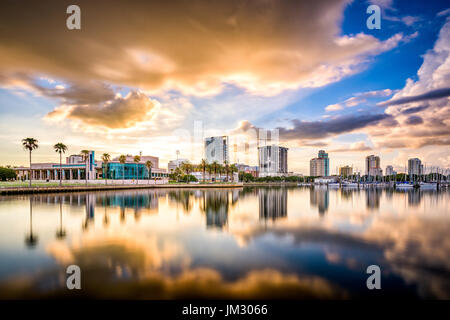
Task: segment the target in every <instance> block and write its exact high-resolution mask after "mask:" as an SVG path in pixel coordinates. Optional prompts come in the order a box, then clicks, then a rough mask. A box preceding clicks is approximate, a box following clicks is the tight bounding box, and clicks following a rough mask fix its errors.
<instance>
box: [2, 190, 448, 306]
mask: <svg viewBox="0 0 450 320" xmlns="http://www.w3.org/2000/svg"><path fill="white" fill-rule="evenodd" d="M449 203H450V192H448V191H442V192H436V191H419V190H408V191H404V192H400V191H393V190H381V189H379V190H378V189H372V190H327V189H322V188H275V187H274V188H247V187H246V188H243V189H199V190H194V189H178V190H174V189H170V190H169V189H160V190H151V189H149V190H130V191H117V192H115V191H111V192H109V191H108V192H93V193H88V192H84V193H67V194H50V195H49V194H41V195H34V196H4V197H0V298H40V297H43V298H44V297H59V296H68V297H71V296H82V297H89V298H131V299H135V298H136V299H142V298H144V299H177V298H290V299H302V298H321V299H328V298H364V297H373V296H374V295H375V296H380V297H392V298H405V297H406V298H433V299H436V298H437V299H442V298H447V299H449V298H450V233H449V231H450V228H449V227H450V209H449V208H450V207H449ZM72 264H76V265H78V266H80V268H81V279H82V280H81V283H82V289H81V290H72V291H70V290H67V289H66V277H67V275H66V268H67V266H69V265H72ZM372 264H376V265H379V266H380V268H381V271H382V276H381V290H376V291H374V290H368V289H367V287H366V279H367V277H368V276H369V275H368V274H366V268H367V267H368V266H369V265H372Z"/></svg>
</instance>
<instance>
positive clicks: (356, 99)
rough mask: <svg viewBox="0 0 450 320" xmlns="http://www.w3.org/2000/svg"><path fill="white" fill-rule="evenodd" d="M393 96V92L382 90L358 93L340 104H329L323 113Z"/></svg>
mask: <svg viewBox="0 0 450 320" xmlns="http://www.w3.org/2000/svg"><path fill="white" fill-rule="evenodd" d="M392 94H394V91H393V90H391V89H384V90H374V91H368V92H360V93H356V94H355V95H354V96H353V97H351V98H348V99H347V100H345V101H344V102H342V103H337V104H330V105H329V106H327V107H326V108H325V111H327V112H329V111H338V110H342V109H344V106H345V107H356V106H358V105H360V104H362V103H365V102H367V100H368V99H373V98H380V97H388V96H390V95H392Z"/></svg>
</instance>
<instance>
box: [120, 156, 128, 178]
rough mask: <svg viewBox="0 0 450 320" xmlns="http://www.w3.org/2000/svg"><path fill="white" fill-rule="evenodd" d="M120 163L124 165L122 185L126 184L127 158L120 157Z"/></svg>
mask: <svg viewBox="0 0 450 320" xmlns="http://www.w3.org/2000/svg"><path fill="white" fill-rule="evenodd" d="M119 162H120V163H121V164H122V184H124V183H125V162H127V157H126V156H124V155H123V154H122V155H121V156H120V157H119Z"/></svg>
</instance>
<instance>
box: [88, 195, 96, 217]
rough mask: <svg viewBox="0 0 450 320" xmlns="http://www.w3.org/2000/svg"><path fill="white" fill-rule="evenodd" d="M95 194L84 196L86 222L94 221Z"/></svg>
mask: <svg viewBox="0 0 450 320" xmlns="http://www.w3.org/2000/svg"><path fill="white" fill-rule="evenodd" d="M95 198H96V197H95V194H93V193H89V194H86V220H91V219H94V215H95V200H96V199H95Z"/></svg>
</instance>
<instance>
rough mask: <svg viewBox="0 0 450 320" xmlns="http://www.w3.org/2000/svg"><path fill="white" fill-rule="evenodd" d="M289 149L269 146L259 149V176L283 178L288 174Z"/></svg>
mask: <svg viewBox="0 0 450 320" xmlns="http://www.w3.org/2000/svg"><path fill="white" fill-rule="evenodd" d="M287 154H288V148H285V147H281V146H277V145H274V144H273V145H269V146H264V147H258V159H259V176H260V177H267V176H282V175H284V174H287V172H288V166H287Z"/></svg>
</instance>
